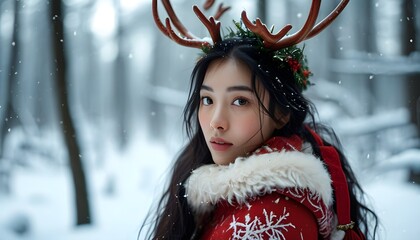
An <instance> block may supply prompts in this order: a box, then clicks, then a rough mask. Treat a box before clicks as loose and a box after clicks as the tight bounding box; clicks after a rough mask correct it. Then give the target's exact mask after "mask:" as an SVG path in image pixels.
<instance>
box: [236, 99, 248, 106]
mask: <svg viewBox="0 0 420 240" xmlns="http://www.w3.org/2000/svg"><path fill="white" fill-rule="evenodd" d="M246 104H248V100H246V99H244V98H238V99H236V100H235V101H233V105H236V106H244V105H246Z"/></svg>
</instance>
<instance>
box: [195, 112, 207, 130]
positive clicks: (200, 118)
mask: <svg viewBox="0 0 420 240" xmlns="http://www.w3.org/2000/svg"><path fill="white" fill-rule="evenodd" d="M208 121H209V118H208V116H207V114H205V113H204V111H201V110H198V122H199V123H200V127H201V128H202V129H205V127H206V126H207V125H208V124H207V123H208Z"/></svg>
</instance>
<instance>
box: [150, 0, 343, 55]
mask: <svg viewBox="0 0 420 240" xmlns="http://www.w3.org/2000/svg"><path fill="white" fill-rule="evenodd" d="M214 2H215V1H214V0H206V2H205V4H204V9H206V10H207V9H209V8H210V7H211V6H213V4H214ZM348 2H349V0H341V2H340V3H339V4H338V5H337V7H336V8H335V9H334V10H333V11H332V12H331V13H330V14H329V15H328V16H327V17H326V18H324V19H323V20H322V21H320V22H319V23H318V24H316V20H317V18H318V13H319V9H320V6H321V0H312V5H311V9H310V11H309V14H308V18H307V20H306V22H305V24H304V25H303V27H302V28H301V29H300V30H299V31H297V32H296V33H294V34H291V35H288V36H286V34H287V33H288V32H289V31H290V30H291V29H292V26H291V25H290V24H287V25H286V26H284V27H283V28H282V29H281V30H280V31H279V32H278V33H276V34H273V33H271V31H270V30H269V29H268V28H267V26H266V25H265V24H264V23H262V22H261V20H260V19H259V18H257V19H256V20H255V24H254V23H252V22H251V21H250V20H249V18H248V16H247V14H246V11H242V14H241V18H242V21H243V23H244V24H245V26H246V27H247V28H248V29H249V30H250V31H252V32H254V33H255V34H257V35H259V36H260V37H261V38H262V39H263V40H264V45H265V47H267V48H270V49H273V50H277V49H281V48H285V47H289V46H293V45H296V44H298V43H300V42H302V41H304V40H306V39H309V38H312V37H314V36H315V35H317V34H318V33H320V32H321V31H322V30H324V29H325V28H326V27H327V26H328V25H330V24H331V23H332V22H333V21H334V20H335V18H336V17H337V16H338V15H339V14H340V13H341V12H342V11H343V9H344V8H345V7H346V5H347V4H348ZM162 3H163V6H164V7H165V10H166V12H167V13H168V16H169V17H168V18H166V20H165V24H163V23H162V22H161V21H160V18H159V14H158V10H157V8H158V7H157V0H153V5H152V11H153V18H154V20H155V22H156V24H157V26H158V28H159V29H160V31H161V32H162V33H163V34H165V35H166V36H168V37H169V38H170V39H172V40H173V41H175V42H176V43H178V44H180V45H183V46H187V47H194V48H202V47H203V46H211V45H213V44H215V43H216V42H218V41H221V40H222V37H221V35H220V22H219V21H218V19H219V18H220V17H221V16H222V15H223V13H225V12H226V11H227V10H229V7H224V6H223V4H220V5H219V9H218V11H217V13H216V14H215V15H214V16H210V17H209V18H207V17H206V16H205V15H204V14H203V12H202V11H201V10H200V9H199V8H198V7H197V5H194V6H193V11H194V13H195V14H196V15H197V17H198V19H199V20H200V21H201V22H202V23H203V24H204V26H206V28H207V30H208V31H209V33H210V36H211V39H212V41H209V40H208V39H205V38H198V37H196V36H194V35H193V34H192V33H191V32H189V31H188V30H187V29H186V28H185V27H184V25H183V24H182V23H181V21H179V19H178V17H177V15H176V14H175V12H174V10H173V8H172V5H171V3H170V2H169V0H162ZM171 22H172V24H173V25H174V26H175V28H176V29H177V30H178V31H179V34H180V36H179V35H178V34H176V33H175V32H174V30H173V28H172V25H171ZM315 24H316V25H315Z"/></svg>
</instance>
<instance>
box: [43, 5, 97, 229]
mask: <svg viewBox="0 0 420 240" xmlns="http://www.w3.org/2000/svg"><path fill="white" fill-rule="evenodd" d="M50 4H51V18H52V21H53V32H52V43H53V47H54V51H53V52H54V54H53V55H54V56H55V64H56V66H55V69H56V72H55V73H56V81H57V85H56V86H57V88H58V94H57V96H58V100H59V104H60V107H59V114H60V116H61V120H62V124H61V126H62V130H63V133H64V139H65V143H66V145H67V150H68V156H69V159H70V167H71V172H72V176H73V183H74V188H75V198H76V199H75V200H76V211H77V212H76V213H77V225H82V224H89V223H91V217H90V208H89V201H88V195H87V194H88V192H87V187H86V180H85V174H84V170H83V165H82V161H81V155H80V148H79V145H78V142H77V134H76V130H75V128H74V125H73V121H72V118H71V113H70V108H69V91H68V89H67V78H66V77H67V75H66V67H67V63H66V56H65V45H64V44H65V41H64V26H63V14H62V12H61V10H62V3H61V0H53V1H51V3H50Z"/></svg>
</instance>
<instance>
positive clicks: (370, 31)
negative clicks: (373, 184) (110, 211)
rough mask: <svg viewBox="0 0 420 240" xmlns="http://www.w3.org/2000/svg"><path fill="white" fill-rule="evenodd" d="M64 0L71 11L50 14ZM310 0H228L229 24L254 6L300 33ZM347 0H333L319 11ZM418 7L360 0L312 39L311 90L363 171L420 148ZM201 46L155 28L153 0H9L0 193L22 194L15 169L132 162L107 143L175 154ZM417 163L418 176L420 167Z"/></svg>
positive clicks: (0, 112) (412, 2) (177, 4)
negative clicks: (110, 157)
mask: <svg viewBox="0 0 420 240" xmlns="http://www.w3.org/2000/svg"><path fill="white" fill-rule="evenodd" d="M172 2H173V5H174V8H175V10H176V12H177V14H178V16H179V17H180V18H181V19H182V21H183V22H184V24H185V25H187V27H188V28H189V29H190V30H191V31H192V32H194V33H196V35H198V36H203V37H204V36H207V32H206V31H205V28H204V27H203V26H202V24H201V23H199V21H197V20H196V17H195V15H194V14H193V12H192V10H191V5H192V4H193V3H195V4H199V5H200V4H202V2H204V1H201V2H200V1H192V0H176V1H175V0H174V1H172ZM56 3H61V4H62V8H61V10H62V12H61V14H53V15H52V16H51V14H50V11H51V7H52V4H56ZM309 3H310V1H309V0H281V1H279V0H246V1H225V4H228V5H231V6H232V9H231V11H229V12H228V13H227V14H225V15H224V16H223V17H222V19H221V21H222V27H223V28H224V27H228V26H231V24H232V22H231V20H232V19H236V20H239V16H240V12H241V11H242V10H243V9H246V10H247V12H248V14H249V16H250V18H256V17H257V16H259V17H261V18H262V19H264V21H265V22H266V23H267V25H269V26H271V25H275V29H280V28H281V27H282V26H283V25H285V24H286V23H291V24H292V25H293V26H294V28H293V29H292V32H293V31H296V30H297V29H299V28H300V26H302V25H303V22H304V21H305V20H306V14H307V12H308V10H309V6H310V4H309ZM337 3H338V1H323V3H322V7H321V9H322V10H321V13H320V18H322V17H324V16H326V15H327V14H328V13H329V12H330V11H332V9H333V8H334V7H335V6H336V4H337ZM211 10H213V11H214V10H215V9H211ZM161 12H162V16H165V15H164V11H163V10H162V11H161ZM210 13H212V11H210ZM210 13H208V14H210ZM56 15H57V16H56ZM419 16H420V6H419V3H418V1H416V0H377V1H351V2H350V4H349V6H348V7H347V8H346V9H345V10H344V12H343V14H341V16H339V17H338V19H337V20H336V21H335V22H334V23H333V24H332V25H331V26H330V27H329V28H328V29H327V30H326V31H324V32H322V33H321V34H320V35H318V36H317V37H315V38H313V39H311V40H309V41H307V42H306V43H305V45H306V46H305V49H306V53H307V55H308V61H309V65H310V66H311V70H312V72H313V73H314V77H313V80H312V82H314V83H315V84H316V85H315V86H314V87H311V89H310V90H309V91H308V92H307V94H308V96H309V97H310V98H311V99H312V100H313V101H314V102H315V103H316V104H317V105H318V110H319V115H320V116H319V117H320V119H321V120H322V121H324V122H326V123H328V124H330V125H332V126H333V127H334V128H335V129H336V131H337V133H338V134H339V137H340V138H341V139H342V141H343V145H344V146H345V149H346V150H347V152H348V153H349V155H350V157H351V159H353V161H354V162H355V165H357V166H359V167H360V169H365V170H366V169H373V168H375V166H378V165H380V164H381V161H383V160H384V159H388V158H390V157H392V156H395V155H398V154H400V153H403V152H404V151H406V150H407V149H418V148H419V146H420V144H419V140H418V134H419V133H420V128H419V126H420V124H419V122H420V54H419V53H420V52H419V50H420V41H419V34H420V17H419ZM58 19H60V20H62V21H63V27H64V28H63V36H62V37H60V38H58V41H61V42H62V47H63V48H64V49H62V50H63V51H64V54H65V56H66V72H65V75H63V77H64V76H65V78H67V81H66V87H67V90H66V93H65V94H66V97H67V98H66V99H68V105H67V104H65V106H66V107H67V106H68V107H69V113H70V115H71V119H72V121H73V122H72V123H73V124H74V129H75V131H74V132H72V131H63V125H66V124H68V123H66V122H65V120H64V119H63V118H62V117H61V116H62V115H61V114H60V111H61V110H62V107H63V106H62V104H64V103H63V102H62V100H59V99H62V97H63V96H62V95H63V92H62V91H60V90H59V88H58V87H59V86H58V80H59V78H58V75H57V74H58V73H59V69H60V65H59V63H60V61H61V60H60V57H58V56H57V51H56V50H55V48H54V46H55V45H56V43H57V42H54V39H53V38H51V35H56V34H57V33H58V32H57V29H56V28H54V23H57V20H58ZM56 40H57V39H56ZM198 54H199V51H197V50H196V49H188V48H185V47H181V46H178V45H176V44H174V43H173V42H172V41H170V40H169V39H167V38H166V37H164V36H163V35H162V34H161V33H160V32H158V31H157V29H156V27H155V25H154V22H153V19H152V16H151V0H150V1H149V0H101V1H99V0H62V1H58V0H52V1H46V0H1V1H0V195H7V194H11V192H13V189H12V187H11V186H12V184H11V182H12V181H13V173H14V171H15V169H16V168H21V167H24V168H33V169H37V168H39V166H41V165H49V166H56V167H61V166H67V165H69V163H71V162H72V161H74V160H75V159H76V160H77V159H78V160H77V161H79V160H80V161H81V162H80V163H81V165H80V171H82V169H81V167H82V166H85V167H86V166H90V167H92V166H93V167H97V168H100V167H104V166H105V167H106V166H113V164H118V161H123V160H122V159H121V160H116V161H117V162H116V163H109V162H106V161H105V160H104V159H106V158H105V154H106V151H105V149H108V148H110V147H115V148H116V149H117V151H124V149H125V148H126V147H127V146H128V145H130V144H133V143H136V144H142V143H144V144H146V143H147V144H149V143H156V144H160V145H164V146H165V148H167V149H169V151H170V152H173V153H176V151H177V150H178V149H179V148H180V146H182V144H183V143H184V142H185V135H183V134H182V131H181V128H180V126H181V124H182V122H181V119H182V118H181V113H182V107H183V105H184V103H185V100H186V96H187V90H188V86H189V77H190V73H191V70H192V68H193V65H194V62H195V60H196V58H197V57H198V56H199V55H198ZM63 134H64V135H63ZM65 134H70V138H73V139H74V141H77V142H78V144H79V145H78V146H79V150H76V151H78V153H77V154H76V155H74V154H73V155H72V154H70V152H69V151H68V147H67V146H68V142H67V143H66V140H65V139H66V138H65V136H66V135H65ZM170 160H171V159H169V160H168V161H170ZM69 166H70V165H69ZM408 167H410V168H411V169H412V176H411V178H412V179H417V180H418V174H419V173H418V170H416V168H415V167H413V166H411V165H409V166H408ZM417 169H418V168H417ZM85 174H86V175H89V170H87V171H86V172H85ZM78 176H79V179H80V176H82V175H78ZM76 178H78V177H77V176H75V179H76ZM81 178H83V177H81ZM413 181H414V180H413ZM82 185H85V183H82ZM110 186H112V184H111V185H110ZM82 188H83V187H82ZM110 189H111V190H110V192H112V191H113V190H112V187H110ZM86 191H87V190H86ZM81 194H82V195H86V196H85V197H86V199H87V198H88V196H87V193H86V192H85V193H83V190H82V193H81ZM82 198H83V197H82Z"/></svg>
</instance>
